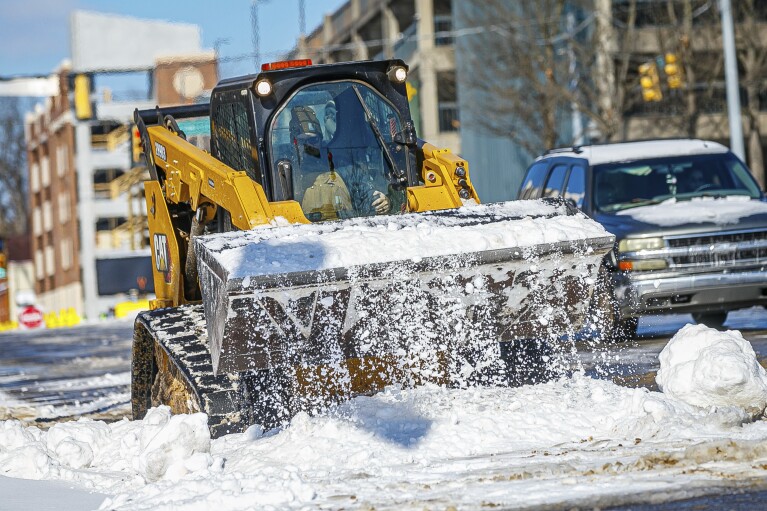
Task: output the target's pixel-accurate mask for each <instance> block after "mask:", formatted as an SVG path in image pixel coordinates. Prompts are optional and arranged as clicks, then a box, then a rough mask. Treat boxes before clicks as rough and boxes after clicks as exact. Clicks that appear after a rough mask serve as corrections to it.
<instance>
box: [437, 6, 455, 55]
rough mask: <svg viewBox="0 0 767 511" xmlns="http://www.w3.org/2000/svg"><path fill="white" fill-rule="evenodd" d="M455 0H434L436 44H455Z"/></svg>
mask: <svg viewBox="0 0 767 511" xmlns="http://www.w3.org/2000/svg"><path fill="white" fill-rule="evenodd" d="M452 4H453V2H452V0H434V3H433V6H434V7H433V9H434V45H435V46H448V45H451V44H453V35H452V32H453V14H452V13H453V6H452Z"/></svg>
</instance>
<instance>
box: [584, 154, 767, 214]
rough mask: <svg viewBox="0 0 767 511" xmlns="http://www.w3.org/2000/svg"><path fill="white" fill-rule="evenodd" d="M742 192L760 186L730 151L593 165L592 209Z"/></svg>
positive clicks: (750, 192) (755, 191) (756, 190)
mask: <svg viewBox="0 0 767 511" xmlns="http://www.w3.org/2000/svg"><path fill="white" fill-rule="evenodd" d="M728 195H745V196H749V197H751V198H754V199H758V198H759V197H760V196H761V195H760V192H759V186H758V185H757V184H756V181H754V179H753V177H752V176H751V174H750V173H749V172H748V170H747V169H746V168H745V166H744V165H743V164H742V163H741V162H740V161H739V160H738V159H737V158H735V157H734V156H733V155H732V154H730V153H719V154H703V155H694V156H676V157H667V158H655V159H647V160H636V161H631V162H620V163H609V164H603V165H594V190H593V194H592V196H593V201H594V206H595V209H596V210H598V211H602V212H614V211H619V210H622V209H628V208H632V207H637V206H645V205H648V204H657V203H660V202H663V201H666V200H669V199H674V200H689V199H691V198H693V197H723V196H728Z"/></svg>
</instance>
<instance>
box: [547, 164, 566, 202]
mask: <svg viewBox="0 0 767 511" xmlns="http://www.w3.org/2000/svg"><path fill="white" fill-rule="evenodd" d="M566 175H567V165H565V164H559V165H555V166H554V168H553V169H551V173H550V174H549V179H548V181H546V186H545V187H544V189H543V196H544V197H559V196H560V195H562V188H563V187H564V184H565V176H566Z"/></svg>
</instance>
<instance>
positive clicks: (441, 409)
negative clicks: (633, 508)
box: [0, 325, 767, 511]
mask: <svg viewBox="0 0 767 511" xmlns="http://www.w3.org/2000/svg"><path fill="white" fill-rule="evenodd" d="M660 362H661V371H660V372H659V374H658V382H659V385H660V386H661V387H662V388H663V390H664V392H663V393H661V392H651V391H649V390H647V389H644V388H626V387H621V386H618V385H615V384H613V383H612V382H610V381H604V380H595V379H591V378H588V377H585V376H583V375H581V374H576V375H574V376H573V377H572V378H563V379H560V380H558V381H552V382H549V383H546V384H542V385H531V386H524V387H520V388H503V387H483V388H468V389H452V388H444V387H439V386H435V385H430V386H423V387H419V388H416V389H400V388H388V389H386V391H384V392H382V393H379V394H377V395H374V396H367V397H358V398H355V399H353V400H351V401H349V402H347V403H344V404H343V405H340V406H338V407H336V408H335V409H332V410H331V411H330V412H328V413H327V414H325V415H322V416H309V415H307V414H303V413H302V414H299V415H297V416H296V417H295V418H294V419H293V420H292V422H291V423H290V425H289V426H287V427H285V428H284V429H281V430H273V431H269V432H264V431H262V430H261V429H260V428H258V427H252V428H250V429H249V430H248V431H247V432H245V433H243V434H236V435H229V436H227V437H223V438H220V439H217V440H213V441H211V439H210V437H209V434H208V430H207V427H206V417H205V416H204V415H203V414H194V415H177V416H171V415H170V412H169V410H168V409H167V408H166V407H160V408H155V409H152V410H150V412H149V413H148V414H147V416H146V417H145V418H144V419H143V420H141V421H128V420H123V421H120V422H116V423H112V424H106V423H103V422H98V421H90V420H80V421H77V422H66V423H60V424H56V425H54V426H53V427H51V428H50V429H49V430H48V431H43V430H40V429H38V428H35V427H25V426H23V425H22V424H21V423H20V422H17V421H3V422H0V476H6V477H15V478H28V479H44V480H49V481H64V482H68V483H69V484H72V485H75V486H76V487H77V488H79V489H87V490H91V491H96V492H99V493H101V494H105V495H108V497H107V498H106V499H105V500H104V501H103V503H102V504H101V507H100V509H104V510H107V509H108V510H115V511H118V510H131V511H142V510H146V511H160V510H165V509H167V510H171V509H172V510H186V511H191V510H207V509H219V510H222V511H224V510H247V509H307V508H313V509H314V508H328V509H338V508H346V509H369V508H385V509H423V508H424V507H428V508H448V507H451V506H452V507H455V508H459V509H460V508H476V507H480V506H486V507H501V508H511V507H525V506H526V507H535V506H544V505H547V504H548V505H550V504H557V503H560V504H561V503H568V504H569V505H576V507H577V504H578V503H579V502H589V501H587V500H584V501H578V500H577V499H578V498H583V499H588V498H594V495H602V496H605V495H607V496H610V495H612V496H616V495H617V496H626V495H629V494H631V493H643V494H647V493H648V492H656V491H663V492H667V491H669V490H670V488H672V487H676V488H682V489H684V491H686V492H689V491H690V488H693V487H694V485H695V484H698V485H699V487H710V485H711V483H712V481H713V482H719V481H724V480H733V481H737V480H738V478H739V477H740V478H747V477H763V469H762V468H760V467H762V466H765V465H767V447H765V446H766V445H767V422H766V421H756V422H752V420H751V419H752V416H753V415H754V414H756V413H760V412H761V410H762V409H763V408H764V406H765V395H767V377H765V372H764V371H763V370H762V369H761V368H760V367H759V366H758V364H757V363H756V359H755V356H754V352H753V350H751V348H750V345H749V344H748V343H747V342H746V341H745V340H743V338H742V337H741V336H740V334H739V333H738V332H717V331H715V330H711V329H708V328H706V327H702V326H691V325H690V326H686V327H684V328H682V330H680V331H679V333H678V334H677V335H676V336H675V337H674V338H673V339H672V341H671V342H670V343H669V345H668V346H667V348H666V349H665V350H664V351H663V353H662V354H661V356H660ZM728 464H729V465H728ZM707 466H708V467H714V468H712V469H711V471H710V472H706V471H707V468H706V467H707ZM690 467H694V469H695V470H694V471H690V470H687V469H688V468H690ZM728 467H730V468H728ZM663 471H666V472H663ZM669 471H670V472H671V473H670V474H669ZM659 473H663V474H665V475H659ZM732 474H734V475H732ZM731 475H732V477H731ZM685 478H688V479H685ZM0 483H4V486H2V487H4V488H7V487H8V484H7V483H8V482H7V481H2V480H0ZM675 485H676V486H675ZM688 495H689V493H688ZM82 507H83V508H85V507H86V506H85V505H84V506H82ZM90 507H92V505H91V506H90ZM583 507H592V506H590V505H584V506H583ZM12 509H14V510H15V509H19V508H12Z"/></svg>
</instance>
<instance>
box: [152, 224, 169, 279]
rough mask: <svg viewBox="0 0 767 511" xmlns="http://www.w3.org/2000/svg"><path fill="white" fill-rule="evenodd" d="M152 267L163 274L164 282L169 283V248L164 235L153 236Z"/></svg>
mask: <svg viewBox="0 0 767 511" xmlns="http://www.w3.org/2000/svg"><path fill="white" fill-rule="evenodd" d="M154 267H155V269H156V270H157V271H159V272H160V273H164V274H165V282H170V247H168V237H167V236H165V235H164V234H155V235H154Z"/></svg>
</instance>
